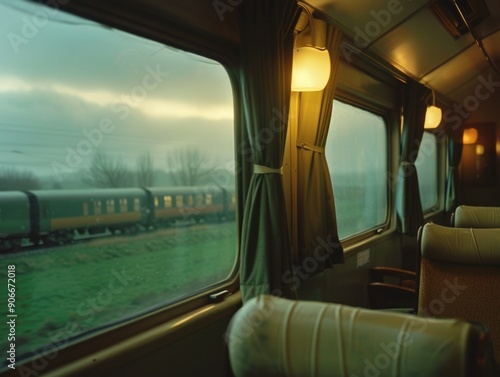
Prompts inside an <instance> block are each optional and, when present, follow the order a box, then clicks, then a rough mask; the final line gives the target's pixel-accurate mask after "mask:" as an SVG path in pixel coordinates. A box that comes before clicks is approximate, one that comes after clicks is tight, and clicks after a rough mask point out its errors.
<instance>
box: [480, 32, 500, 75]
mask: <svg viewBox="0 0 500 377" xmlns="http://www.w3.org/2000/svg"><path fill="white" fill-rule="evenodd" d="M483 45H484V48H485V49H486V51H487V52H488V54H489V55H490V57H491V59H492V60H493V61H494V62H496V64H497V66H499V68H500V49H499V48H498V47H499V46H500V31H497V32H496V33H494V34H492V35H490V36H489V37H487V38H484V39H483Z"/></svg>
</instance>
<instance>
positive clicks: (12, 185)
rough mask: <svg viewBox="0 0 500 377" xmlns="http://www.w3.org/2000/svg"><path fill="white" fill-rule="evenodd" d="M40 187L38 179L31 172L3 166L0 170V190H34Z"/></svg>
mask: <svg viewBox="0 0 500 377" xmlns="http://www.w3.org/2000/svg"><path fill="white" fill-rule="evenodd" d="M40 187H41V185H40V181H39V179H38V178H37V176H36V175H35V174H34V173H33V172H30V171H19V170H16V169H15V168H4V169H3V170H2V171H0V191H9V190H36V189H39V188H40Z"/></svg>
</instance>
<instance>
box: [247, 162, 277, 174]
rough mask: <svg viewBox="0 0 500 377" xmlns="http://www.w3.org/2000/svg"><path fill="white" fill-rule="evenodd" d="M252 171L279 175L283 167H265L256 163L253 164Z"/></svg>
mask: <svg viewBox="0 0 500 377" xmlns="http://www.w3.org/2000/svg"><path fill="white" fill-rule="evenodd" d="M253 173H254V174H279V175H283V168H277V169H275V168H270V167H267V166H263V165H257V164H254V165H253Z"/></svg>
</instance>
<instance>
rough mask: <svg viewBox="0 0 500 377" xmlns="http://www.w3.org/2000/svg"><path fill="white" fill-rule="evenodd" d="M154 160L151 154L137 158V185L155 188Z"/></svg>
mask: <svg viewBox="0 0 500 377" xmlns="http://www.w3.org/2000/svg"><path fill="white" fill-rule="evenodd" d="M153 172H154V167H153V159H152V158H151V154H150V153H144V154H141V155H140V156H139V157H138V158H137V171H136V178H137V184H138V185H139V186H142V187H148V186H153V184H154V174H153Z"/></svg>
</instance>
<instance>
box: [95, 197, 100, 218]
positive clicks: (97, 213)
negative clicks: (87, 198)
mask: <svg viewBox="0 0 500 377" xmlns="http://www.w3.org/2000/svg"><path fill="white" fill-rule="evenodd" d="M100 214H101V201H100V200H95V201H94V215H100Z"/></svg>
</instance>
